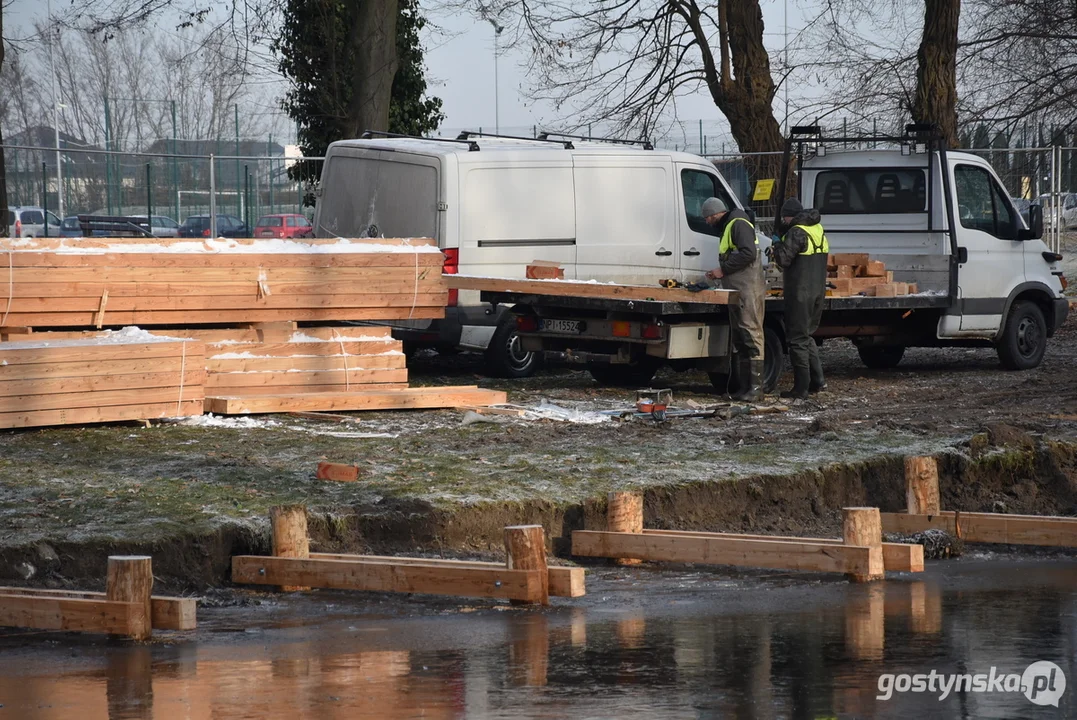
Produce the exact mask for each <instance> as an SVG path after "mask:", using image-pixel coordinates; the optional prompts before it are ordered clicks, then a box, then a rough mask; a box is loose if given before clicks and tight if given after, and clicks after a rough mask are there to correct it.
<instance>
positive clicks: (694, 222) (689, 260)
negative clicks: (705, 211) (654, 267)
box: [677, 165, 736, 282]
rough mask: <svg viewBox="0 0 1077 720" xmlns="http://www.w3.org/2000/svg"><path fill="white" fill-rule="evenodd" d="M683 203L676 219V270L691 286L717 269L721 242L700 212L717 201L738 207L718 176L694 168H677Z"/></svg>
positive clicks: (679, 205) (685, 166)
mask: <svg viewBox="0 0 1077 720" xmlns="http://www.w3.org/2000/svg"><path fill="white" fill-rule="evenodd" d="M677 171H678V172H677V175H678V185H679V194H680V198H681V200H680V202H679V203H678V215H679V217H678V219H677V237H678V242H677V266H678V269H679V278H680V279H681V280H687V281H689V282H693V281H698V280H701V279H702V278H703V273H705V272H707V271H708V270H713V269H714V268H716V267H718V245H719V243H720V240H721V238H719V237H718V236H717V235H716V234H715V232H714V230H713V229H712V228H711V227H710V226H708V225H707V223H705V222H704V221H703V216H702V215H701V213H700V208H702V206H703V201H705V200H706V199H707V198H711V197H716V198H718V199H720V200H722V201H723V202H725V204H726V207H728V208H730V209H733V208H735V207H736V204H735V203H734V202H733V198H732V197H731V196H730V194H729V192H728V191H727V190H726V188H725V185H724V184H723V183H722V181H721V179H720V178H719V177H718V174H717V173H716V172H712V171H708V170H704V169H703V168H700V167H697V166H692V165H678V166H677Z"/></svg>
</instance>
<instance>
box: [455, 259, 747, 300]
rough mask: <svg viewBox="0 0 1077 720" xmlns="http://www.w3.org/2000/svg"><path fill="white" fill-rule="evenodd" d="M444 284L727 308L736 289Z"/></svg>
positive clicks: (469, 280)
mask: <svg viewBox="0 0 1077 720" xmlns="http://www.w3.org/2000/svg"><path fill="white" fill-rule="evenodd" d="M532 267H537V266H532ZM445 282H446V283H448V286H449V287H450V288H452V289H455V290H478V291H483V292H507V293H533V294H535V295H553V296H557V297H585V298H600V299H603V300H655V301H659V302H680V303H706V304H709V305H729V304H730V303H733V302H736V291H735V290H703V291H701V292H692V291H690V290H685V289H683V288H665V287H652V286H644V285H617V284H614V283H600V282H588V281H584V280H556V279H541V280H525V279H520V278H500V277H480V276H476V275H446V276H445Z"/></svg>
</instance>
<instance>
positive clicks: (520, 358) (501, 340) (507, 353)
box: [486, 314, 542, 378]
mask: <svg viewBox="0 0 1077 720" xmlns="http://www.w3.org/2000/svg"><path fill="white" fill-rule="evenodd" d="M541 364H542V358H541V357H539V355H538V353H533V352H528V351H526V350H524V349H523V348H522V347H521V346H520V337H519V336H518V335H517V334H516V320H515V316H513V315H511V314H506V315H505V317H504V318H503V319H502V320H501V322H500V323H498V326H497V330H496V331H495V332H494V336H493V337H492V338H491V339H490V346H489V347H487V348H486V368H487V370H488V371H489V373H490V374H491V375H492V376H494V377H503V378H524V377H531V376H532V375H534V374H535V371H536V370H538V368H539V365H541Z"/></svg>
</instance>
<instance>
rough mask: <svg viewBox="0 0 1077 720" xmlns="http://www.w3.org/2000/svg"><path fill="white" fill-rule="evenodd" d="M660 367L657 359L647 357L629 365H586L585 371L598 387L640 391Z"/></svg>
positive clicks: (649, 382) (648, 383)
mask: <svg viewBox="0 0 1077 720" xmlns="http://www.w3.org/2000/svg"><path fill="white" fill-rule="evenodd" d="M660 365H661V361H660V360H659V359H658V358H653V357H651V356H649V355H648V356H646V357H644V358H642V359H640V360H637V361H636V362H634V363H631V364H629V365H623V364H618V363H597V362H596V363H588V364H587V370H588V372H590V373H591V377H593V378H594V379H595V382H597V383H598V384H599V385H603V386H605V387H627V388H635V389H640V388H645V387H647V386H648V385H650V384H651V380H653V379H654V374H655V373H656V372H658V367H659V366H660Z"/></svg>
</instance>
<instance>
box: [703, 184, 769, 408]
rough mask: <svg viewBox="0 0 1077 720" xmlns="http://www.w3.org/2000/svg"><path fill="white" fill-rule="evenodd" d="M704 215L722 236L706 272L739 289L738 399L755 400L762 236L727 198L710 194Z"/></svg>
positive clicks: (734, 326) (732, 311) (735, 323)
mask: <svg viewBox="0 0 1077 720" xmlns="http://www.w3.org/2000/svg"><path fill="white" fill-rule="evenodd" d="M700 214H701V215H702V216H703V219H704V220H706V221H707V224H708V225H710V226H711V227H712V228H714V231H715V233H716V234H717V235H718V236H719V237H720V238H721V241H720V243H719V245H718V260H719V266H718V267H716V268H714V269H713V270H709V271H707V277H708V278H710V279H711V280H721V281H722V287H723V288H724V289H726V290H736V291H737V294H738V301H737V302H736V303H734V304H732V305H730V306H729V324H730V329H731V331H732V335H733V349H734V353H735V354H734V356H733V357H732V358H730V375H734V376H736V377H737V378H738V383H737V384H738V387H739V390H738V391H737V392H736V393H734V394H733V399H734V400H740V401H747V402H751V401H753V400H756V399H758V398H759V397H760V396H761V395H762V394H763V304H764V301H765V299H766V297H765V296H766V281H765V279H764V278H763V259H762V256H761V255H760V253H759V239H758V238H757V237H756V235H755V226H754V225H752V221H751V218H749V217H748V213H746V212H744V211H743V210H740V209H739V208H733V209H732V210H730V209H729V208H728V207H727V206H726V204H725V202H724V201H722V200H720V199H718V198H714V197H712V198H707V199H706V200H705V201H704V202H703V207H702V208H701V212H700Z"/></svg>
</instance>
